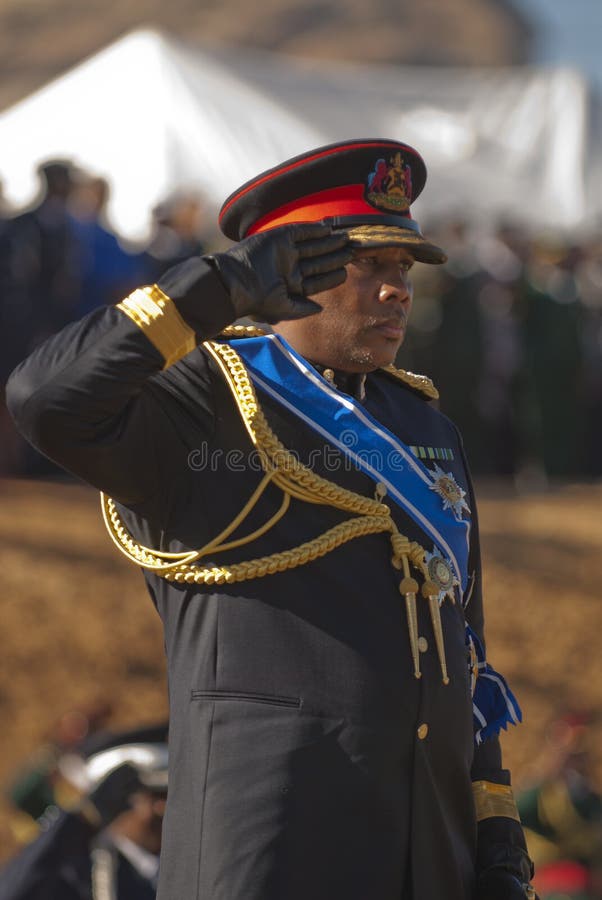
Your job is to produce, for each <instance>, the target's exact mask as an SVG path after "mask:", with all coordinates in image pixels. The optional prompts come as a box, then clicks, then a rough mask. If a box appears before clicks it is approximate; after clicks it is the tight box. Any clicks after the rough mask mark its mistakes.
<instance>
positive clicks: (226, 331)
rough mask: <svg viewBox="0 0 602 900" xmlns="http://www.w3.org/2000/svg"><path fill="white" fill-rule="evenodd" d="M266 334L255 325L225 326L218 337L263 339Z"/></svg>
mask: <svg viewBox="0 0 602 900" xmlns="http://www.w3.org/2000/svg"><path fill="white" fill-rule="evenodd" d="M267 333H268V332H267V331H266V330H265V329H264V328H259V327H258V326H257V325H226V327H225V328H223V329H222V330H221V331H220V333H219V336H220V337H227V338H245V337H263V336H264V335H266V334H267Z"/></svg>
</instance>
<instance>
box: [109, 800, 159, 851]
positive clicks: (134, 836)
mask: <svg viewBox="0 0 602 900" xmlns="http://www.w3.org/2000/svg"><path fill="white" fill-rule="evenodd" d="M166 802H167V794H166V793H156V792H154V791H149V790H139V791H136V792H135V793H134V794H132V795H131V797H130V809H128V810H126V811H125V812H123V813H121V815H120V816H118V817H117V818H116V819H114V820H113V822H112V823H111V825H110V829H111V831H113V832H114V833H115V834H121V835H124V836H125V837H127V838H129V839H130V840H131V841H133V842H134V843H135V844H138V846H139V847H143V848H144V849H145V850H148V851H149V853H155V854H159V852H160V850H161V829H162V826H163V816H164V813H165V805H166Z"/></svg>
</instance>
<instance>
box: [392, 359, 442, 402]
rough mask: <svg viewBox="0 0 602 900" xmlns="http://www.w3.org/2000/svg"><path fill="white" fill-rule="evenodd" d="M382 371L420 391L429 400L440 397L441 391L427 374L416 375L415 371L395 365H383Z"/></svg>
mask: <svg viewBox="0 0 602 900" xmlns="http://www.w3.org/2000/svg"><path fill="white" fill-rule="evenodd" d="M380 371H381V372H385V373H386V374H387V375H391V376H392V377H393V378H396V379H397V380H398V381H402V382H403V383H404V384H407V386H408V387H411V388H413V390H415V391H419V392H420V393H421V394H423V396H424V397H426V399H427V400H438V399H439V391H438V390H437V388H436V387H435V385H434V384H433V382H432V381H431V379H430V378H427V376H426V375H416V374H415V373H414V372H406V370H405V369H396V368H395V366H393V365H390V366H382V367H381V370H380Z"/></svg>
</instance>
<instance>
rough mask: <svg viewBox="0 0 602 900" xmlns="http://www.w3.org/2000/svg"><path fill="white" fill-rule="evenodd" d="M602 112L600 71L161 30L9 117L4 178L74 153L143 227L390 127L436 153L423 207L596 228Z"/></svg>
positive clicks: (116, 210)
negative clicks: (203, 45) (332, 61)
mask: <svg viewBox="0 0 602 900" xmlns="http://www.w3.org/2000/svg"><path fill="white" fill-rule="evenodd" d="M591 109H592V104H591V101H590V98H589V95H588V89H587V85H586V84H585V82H584V80H583V79H582V78H581V77H580V76H579V75H577V74H576V73H574V72H572V71H570V70H565V69H558V70H555V69H518V70H517V69H508V70H492V69H486V70H480V71H476V70H474V69H466V70H449V69H424V68H396V67H383V68H363V67H362V68H360V67H351V66H344V65H337V66H334V65H333V66H326V65H322V64H317V63H316V62H315V61H308V60H292V59H287V58H284V57H278V56H276V57H270V56H266V55H258V54H248V53H245V54H240V53H238V52H237V51H235V50H228V51H225V50H223V51H221V52H218V51H207V50H192V49H191V48H189V47H186V46H184V45H182V44H181V43H179V42H176V41H174V40H172V39H170V38H166V37H164V36H162V35H160V34H158V33H156V32H154V31H148V30H145V31H138V32H134V33H132V34H130V35H127V36H126V37H124V38H122V39H121V40H119V41H117V42H116V43H115V44H113V45H111V46H110V47H108V48H106V49H105V50H103V51H101V52H100V53H98V54H97V55H96V56H94V57H92V58H91V59H89V60H87V61H86V62H84V63H82V64H81V65H79V66H77V67H76V68H74V69H73V70H71V71H70V72H68V73H67V74H66V75H64V76H62V77H61V78H58V79H56V80H55V81H53V82H52V83H50V84H49V85H47V86H46V87H45V88H43V89H42V90H40V91H38V92H37V93H35V94H34V95H32V96H31V97H29V98H27V99H26V100H24V101H22V102H21V103H19V104H17V105H16V106H14V107H12V108H11V109H9V110H7V111H6V112H4V113H3V114H2V115H0V146H1V147H2V152H1V153H0V178H1V179H2V181H3V182H4V186H5V191H6V194H7V197H8V199H9V200H10V201H12V202H13V203H16V204H20V205H21V204H23V203H26V202H28V201H29V200H30V199H31V197H32V194H33V193H34V191H35V187H36V180H35V168H36V166H37V164H38V163H39V162H41V161H43V160H45V159H48V158H49V157H68V158H70V159H73V161H74V162H76V163H77V164H79V165H81V166H82V167H84V168H87V169H89V170H91V171H93V172H94V173H96V174H100V175H104V176H105V177H107V178H108V179H109V181H110V183H111V186H112V201H111V206H110V208H109V212H110V217H111V220H112V222H113V224H114V225H115V227H116V228H117V229H118V230H119V231H120V232H121V233H122V234H124V235H125V236H127V237H130V238H133V239H136V238H141V237H143V236H144V234H145V232H146V230H147V228H148V224H149V214H150V210H151V209H152V207H153V206H154V205H155V204H156V203H157V202H158V201H160V200H162V199H164V198H165V196H166V195H168V194H169V193H170V192H172V191H174V190H177V189H179V188H196V189H198V190H199V191H201V192H202V193H203V194H205V195H206V197H207V198H208V200H209V202H210V203H211V204H213V205H214V206H216V207H217V206H219V205H220V204H221V202H222V201H223V200H224V199H225V197H226V196H227V195H228V194H229V193H230V192H231V191H232V190H234V188H236V187H237V186H238V185H240V184H241V183H242V182H244V181H245V180H246V179H248V178H250V177H252V176H253V175H255V174H257V173H258V172H260V171H261V170H262V169H265V168H269V167H270V166H272V165H275V164H276V163H278V162H280V161H281V160H283V159H286V158H287V157H289V156H293V155H295V154H297V153H301V152H303V151H304V150H307V149H309V148H311V147H315V146H318V145H319V144H321V143H329V142H330V141H335V140H342V139H346V138H351V137H366V136H382V137H392V138H398V139H400V140H403V141H406V142H407V143H410V144H413V145H414V146H416V147H417V148H418V149H419V150H420V151H421V152H422V153H423V154H424V156H425V158H426V160H427V164H428V167H429V183H428V185H427V188H426V191H425V193H424V195H423V197H422V198H421V199H420V200H419V201H418V203H417V204H416V206H417V210H416V212H417V216H418V218H419V219H420V218H421V217H425V216H428V217H430V216H435V215H438V214H442V213H450V212H451V213H456V212H458V211H459V210H460V209H462V210H464V211H465V212H466V213H468V215H470V216H472V217H484V216H492V215H493V216H495V215H507V216H511V217H513V218H517V219H519V220H523V221H526V222H529V223H531V224H533V225H535V226H538V227H541V226H548V225H552V226H555V225H558V226H560V227H563V226H564V227H567V228H571V229H573V228H575V227H585V228H586V227H591V226H592V225H593V224H595V223H596V222H599V220H600V216H601V211H602V192H601V191H600V190H599V183H598V184H595V183H594V179H596V178H599V175H598V173H599V172H600V171H601V170H602V165H601V164H600V155H601V154H602V149H601V147H602V142H600V141H599V140H596V137H595V135H593V134H592V127H593V125H592V121H591V119H590V113H591ZM598 111H599V110H598Z"/></svg>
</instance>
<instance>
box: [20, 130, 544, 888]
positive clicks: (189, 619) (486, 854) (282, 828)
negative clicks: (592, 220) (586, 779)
mask: <svg viewBox="0 0 602 900" xmlns="http://www.w3.org/2000/svg"><path fill="white" fill-rule="evenodd" d="M383 163H384V167H383ZM384 169H386V171H387V177H384ZM391 169H393V170H394V175H395V177H390V176H389V174H388V173H389V171H390V170H391ZM381 172H383V177H381V176H380V174H379V173H381ZM400 172H401V173H402V175H403V177H401V176H400V174H399V173H400ZM425 180H426V168H425V165H424V162H423V160H422V158H421V157H420V156H419V154H418V153H417V152H416V151H415V150H413V149H412V148H411V147H408V146H407V145H405V144H401V143H399V142H398V141H389V140H378V139H367V140H358V141H348V142H344V143H341V144H334V145H331V146H329V147H321V148H318V149H316V150H314V151H311V152H309V153H306V154H303V155H302V156H300V157H297V158H296V159H293V160H288V161H286V162H285V163H282V164H281V165H280V166H277V167H276V168H274V169H272V170H270V171H269V172H264V173H262V174H261V175H258V176H257V177H256V178H254V179H253V180H252V181H250V182H249V183H247V184H246V185H243V186H242V187H241V188H240V189H239V190H237V191H236V192H235V193H234V194H233V195H232V196H231V197H230V198H229V199H228V200H227V201H226V202H225V204H224V206H223V208H222V213H221V216H220V224H221V227H222V230H223V231H224V233H225V234H226V236H227V237H229V238H230V239H233V240H237V241H239V243H238V244H237V245H236V246H235V247H233V248H232V249H230V250H228V251H226V252H223V253H216V254H213V255H211V256H206V257H193V258H191V259H189V260H187V261H186V262H184V263H181V264H180V265H178V266H176V267H175V268H173V269H171V270H169V271H168V272H167V273H166V274H165V275H164V276H163V277H162V278H161V279H160V281H159V283H158V284H157V285H154V286H152V287H148V288H145V289H140V290H138V291H136V292H134V294H132V295H131V296H130V297H129V298H127V299H126V300H124V301H123V302H122V303H120V304H118V306H117V308H112V309H108V310H104V311H102V312H99V313H98V314H96V315H92V316H91V317H88V318H87V319H84V320H83V321H82V322H81V323H79V324H77V325H74V326H71V327H70V328H68V329H66V330H65V331H64V332H63V333H62V334H61V335H59V336H57V337H56V338H55V339H54V340H51V341H49V342H48V343H47V344H46V345H45V347H44V348H40V350H39V351H38V352H37V353H36V354H34V355H33V356H32V357H30V359H29V360H28V361H27V362H26V363H24V364H23V366H22V367H21V368H20V369H19V370H17V372H16V373H14V374H13V376H12V381H11V384H10V393H9V402H10V404H11V409H12V412H13V414H14V415H15V416H16V419H17V421H18V422H19V425H20V427H21V429H22V430H23V431H24V433H25V434H26V435H27V436H28V437H29V439H30V440H31V441H33V442H34V443H35V444H36V445H37V446H38V447H40V448H41V449H43V451H44V452H45V453H47V454H48V455H50V456H52V457H54V459H55V460H60V462H61V464H62V465H64V466H65V467H66V468H68V469H70V470H72V471H74V472H76V473H77V474H78V475H80V476H81V477H83V478H84V479H86V480H87V481H89V482H90V483H92V484H94V485H96V486H98V487H99V488H102V489H103V490H104V491H106V492H107V493H108V494H110V495H111V498H109V497H107V496H105V497H104V500H103V508H104V511H105V516H106V523H107V526H108V528H109V530H110V532H111V536H112V538H113V540H114V541H115V542H116V544H117V545H118V546H119V547H120V548H121V549H122V550H123V552H124V553H126V555H127V556H128V557H129V558H130V559H131V560H132V561H133V562H135V563H136V564H138V565H141V566H143V568H144V569H145V572H146V576H147V579H148V585H149V588H150V591H151V594H152V597H153V601H154V603H155V604H156V607H157V609H158V610H159V612H160V614H161V616H162V619H163V622H164V627H165V642H166V649H167V655H168V660H169V667H170V669H169V686H170V709H171V712H170V760H171V765H170V797H169V804H168V809H167V813H166V820H165V830H164V842H163V850H162V859H161V879H160V886H159V896H160V897H161V898H162V900H184V898H186V900H188V898H193V897H198V898H203V900H366V898H374V900H400V898H403V900H437V898H444V897H445V898H446V900H472V898H476V900H524V898H526V897H530V896H532V889H531V887H530V885H529V878H530V875H531V864H530V860H529V858H528V856H527V853H526V848H525V843H524V838H523V834H522V829H521V826H520V823H519V821H518V814H517V811H516V806H515V804H514V801H513V798H512V789H511V787H510V776H509V773H508V772H507V771H506V770H505V769H503V768H502V761H501V751H500V746H499V742H498V739H497V735H498V733H499V731H500V729H501V728H504V727H506V725H507V724H508V723H509V722H513V723H517V722H518V721H519V719H520V710H519V708H518V705H517V703H516V701H515V699H514V697H513V695H512V693H511V691H510V689H509V688H508V686H507V685H506V684H505V682H504V680H503V678H502V677H501V675H499V674H498V673H496V672H495V671H494V670H493V669H492V668H491V667H490V666H489V664H488V663H487V661H486V659H485V654H484V644H483V606H482V596H481V569H480V551H479V538H478V528H477V520H476V510H475V499H474V496H473V492H472V487H471V483H470V476H469V473H468V469H467V465H466V461H465V457H464V453H463V449H462V443H461V440H460V437H459V435H458V432H457V430H456V429H455V427H454V426H453V425H452V424H451V422H450V421H449V420H448V419H446V418H445V417H444V416H441V415H440V414H439V413H438V412H437V410H436V409H434V408H432V407H431V406H430V404H429V402H428V401H429V400H432V399H434V398H435V397H436V396H437V392H436V390H435V389H434V387H433V385H432V383H431V382H430V381H429V379H427V378H425V377H423V376H416V375H413V374H411V373H408V372H404V371H402V370H398V369H396V368H394V366H393V365H392V363H393V360H394V359H395V356H396V353H397V351H398V349H399V346H400V344H401V342H402V340H403V338H404V335H405V328H406V322H407V318H408V316H409V314H410V309H411V305H412V286H411V281H410V274H409V272H410V269H411V267H412V265H413V264H414V262H415V261H418V262H425V263H430V264H435V263H441V262H443V261H444V259H445V254H444V253H443V251H442V250H441V249H440V248H439V247H437V246H435V245H434V244H432V243H430V242H429V241H428V240H427V239H426V238H425V237H424V236H423V235H422V233H421V231H420V228H419V226H418V224H417V223H416V222H415V221H414V220H413V219H412V217H411V215H410V202H411V201H412V200H413V199H415V198H416V197H417V196H418V195H419V194H420V192H421V190H422V188H423V186H424V183H425ZM247 316H252V317H254V318H255V319H257V320H259V321H262V322H268V323H272V324H273V325H274V330H275V333H272V334H265V333H264V332H262V331H261V330H257V329H254V327H250V328H249V329H245V328H242V327H239V328H236V327H235V328H233V329H231V328H229V326H230V324H231V323H232V322H233V321H234V320H236V319H241V318H243V317H247ZM223 329H227V330H226V332H225V333H222V332H223ZM220 333H221V337H219V336H220Z"/></svg>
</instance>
